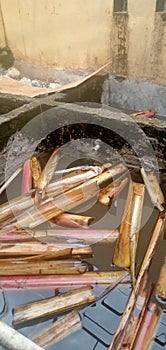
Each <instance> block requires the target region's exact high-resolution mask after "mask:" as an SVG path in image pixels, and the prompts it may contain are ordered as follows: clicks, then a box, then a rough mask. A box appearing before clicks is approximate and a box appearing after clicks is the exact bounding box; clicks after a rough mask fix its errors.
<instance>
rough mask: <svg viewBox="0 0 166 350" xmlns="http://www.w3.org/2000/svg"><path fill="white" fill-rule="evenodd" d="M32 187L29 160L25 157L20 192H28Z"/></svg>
mask: <svg viewBox="0 0 166 350" xmlns="http://www.w3.org/2000/svg"><path fill="white" fill-rule="evenodd" d="M31 188H32V172H31V161H30V159H27V160H26V161H25V163H24V166H23V174H22V187H21V194H22V195H24V194H26V193H28V192H30V190H31Z"/></svg>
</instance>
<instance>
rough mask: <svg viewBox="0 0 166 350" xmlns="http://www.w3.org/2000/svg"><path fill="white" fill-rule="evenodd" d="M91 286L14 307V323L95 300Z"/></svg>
mask: <svg viewBox="0 0 166 350" xmlns="http://www.w3.org/2000/svg"><path fill="white" fill-rule="evenodd" d="M95 299H96V297H95V296H94V294H93V291H92V288H91V287H88V286H87V287H81V288H78V289H74V290H72V291H69V292H66V293H63V294H61V295H58V296H55V297H52V298H49V299H44V300H41V301H36V302H33V303H30V304H26V305H23V306H19V307H16V308H15V309H14V324H15V325H16V324H20V323H23V322H27V321H30V320H34V319H36V318H39V317H44V316H48V315H50V316H51V315H53V314H54V313H55V312H62V311H67V310H69V309H71V308H73V307H77V306H81V305H85V304H88V303H90V302H93V301H95Z"/></svg>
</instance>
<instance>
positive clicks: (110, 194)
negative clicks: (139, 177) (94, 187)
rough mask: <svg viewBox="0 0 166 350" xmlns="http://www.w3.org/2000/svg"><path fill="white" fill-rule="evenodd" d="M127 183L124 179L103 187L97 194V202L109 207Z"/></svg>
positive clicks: (126, 179)
mask: <svg viewBox="0 0 166 350" xmlns="http://www.w3.org/2000/svg"><path fill="white" fill-rule="evenodd" d="M127 182H128V178H127V177H126V178H125V179H123V180H120V179H117V180H115V181H114V182H113V183H111V184H109V185H108V186H106V187H104V188H103V189H102V190H100V192H99V197H98V200H99V202H100V203H101V204H104V205H110V204H111V203H112V201H113V200H114V199H115V198H116V197H117V196H118V195H119V193H120V192H121V191H122V190H123V189H124V187H125V186H126V184H127Z"/></svg>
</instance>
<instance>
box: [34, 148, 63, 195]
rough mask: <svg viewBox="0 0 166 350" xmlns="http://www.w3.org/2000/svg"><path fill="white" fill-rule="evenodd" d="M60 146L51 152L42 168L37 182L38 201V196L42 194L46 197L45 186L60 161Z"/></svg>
mask: <svg viewBox="0 0 166 350" xmlns="http://www.w3.org/2000/svg"><path fill="white" fill-rule="evenodd" d="M58 151H59V148H56V149H55V150H54V152H53V153H52V154H51V156H50V158H49V160H48V162H47V163H46V165H45V167H44V169H43V170H42V172H41V174H40V177H39V179H38V181H37V184H36V195H35V198H36V202H37V201H38V199H39V198H38V196H39V195H41V198H42V199H44V196H45V188H46V186H47V185H48V184H49V182H50V181H51V179H52V177H53V173H54V171H55V169H56V167H57V165H58V163H59V159H60V157H59V154H58Z"/></svg>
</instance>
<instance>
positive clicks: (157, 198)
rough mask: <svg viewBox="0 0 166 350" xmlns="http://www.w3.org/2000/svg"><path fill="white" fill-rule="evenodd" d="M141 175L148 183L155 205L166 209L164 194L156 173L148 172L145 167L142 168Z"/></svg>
mask: <svg viewBox="0 0 166 350" xmlns="http://www.w3.org/2000/svg"><path fill="white" fill-rule="evenodd" d="M141 175H142V177H143V180H144V183H145V185H146V188H147V191H148V193H149V196H150V198H151V201H152V203H153V205H154V206H155V207H156V208H158V210H159V211H164V208H163V206H162V204H163V203H164V196H163V193H162V191H161V188H160V186H159V183H158V180H157V178H156V175H155V174H154V173H153V172H150V173H149V174H147V173H146V172H145V170H144V168H141Z"/></svg>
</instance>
